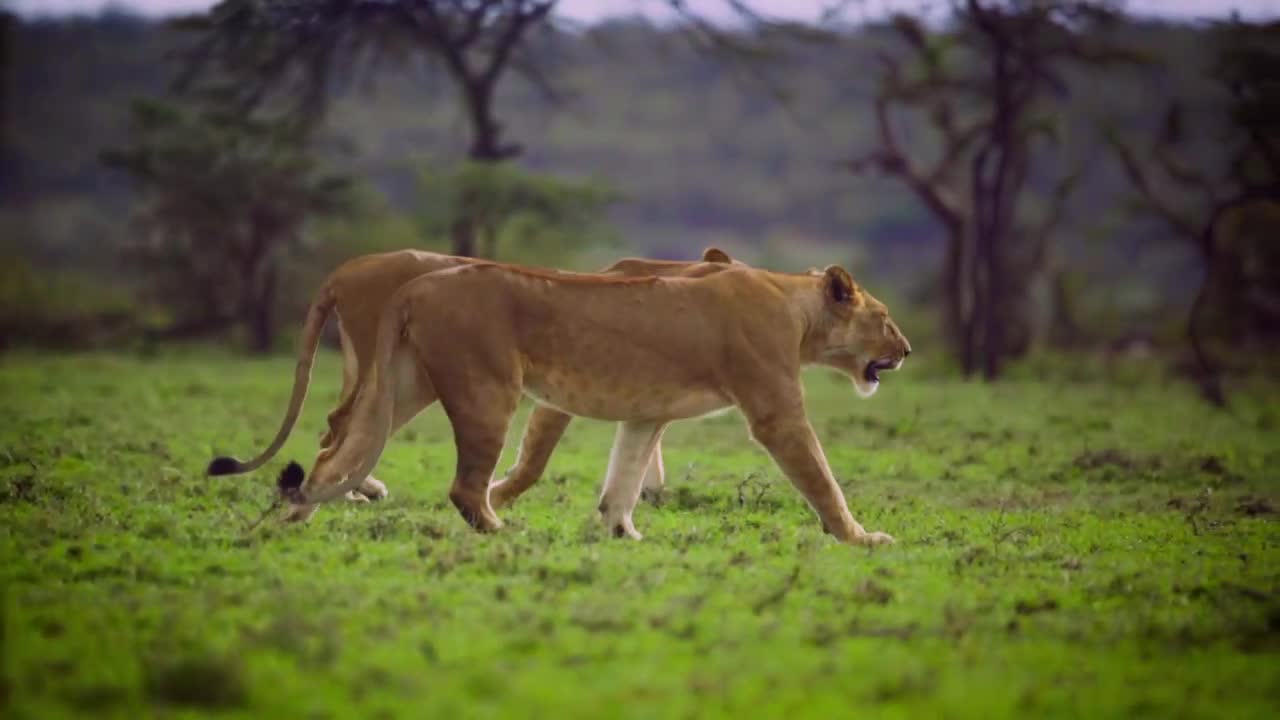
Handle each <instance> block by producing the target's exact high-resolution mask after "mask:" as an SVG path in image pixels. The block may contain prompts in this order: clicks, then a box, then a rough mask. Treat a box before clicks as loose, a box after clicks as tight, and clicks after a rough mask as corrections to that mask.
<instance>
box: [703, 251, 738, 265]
mask: <svg viewBox="0 0 1280 720" xmlns="http://www.w3.org/2000/svg"><path fill="white" fill-rule="evenodd" d="M702 262H713V263H721V264H723V265H729V264H731V263H732V262H733V258H731V257H729V253H727V252H725V251H723V250H721V249H720V248H718V247H709V248H707V249H706V250H703V251H702Z"/></svg>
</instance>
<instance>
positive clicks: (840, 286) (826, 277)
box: [822, 265, 858, 305]
mask: <svg viewBox="0 0 1280 720" xmlns="http://www.w3.org/2000/svg"><path fill="white" fill-rule="evenodd" d="M822 275H823V278H822V285H823V289H825V290H826V295H827V298H828V299H830V300H831V302H835V303H849V304H852V305H857V304H858V289H857V287H856V286H855V285H854V284H853V276H851V275H850V274H849V271H847V270H845V269H844V268H842V267H840V266H839V265H828V266H827V269H826V270H824V271H823V273H822Z"/></svg>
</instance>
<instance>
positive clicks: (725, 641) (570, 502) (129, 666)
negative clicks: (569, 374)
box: [0, 353, 1280, 718]
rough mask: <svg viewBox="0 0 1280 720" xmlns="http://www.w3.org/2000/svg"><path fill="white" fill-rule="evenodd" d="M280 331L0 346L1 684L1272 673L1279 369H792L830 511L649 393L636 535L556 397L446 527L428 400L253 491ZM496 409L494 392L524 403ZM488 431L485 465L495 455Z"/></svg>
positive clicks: (733, 699) (687, 709)
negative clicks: (246, 472) (365, 485)
mask: <svg viewBox="0 0 1280 720" xmlns="http://www.w3.org/2000/svg"><path fill="white" fill-rule="evenodd" d="M291 369H292V361H291V360H290V359H288V358H280V359H273V360H252V361H251V360H242V359H237V358H230V357H228V356H225V355H214V356H212V357H209V356H199V355H196V354H193V353H192V354H177V355H165V356H162V357H158V358H152V359H136V358H125V357H116V356H100V355H91V356H81V357H74V358H63V357H55V356H45V355H25V356H11V357H9V358H8V359H5V360H3V361H2V362H0V398H2V399H3V405H4V408H5V416H4V420H3V421H2V424H0V558H3V562H2V564H0V603H2V604H3V609H4V613H3V620H4V622H3V626H0V627H2V633H0V651H2V657H3V666H2V668H0V669H2V673H0V715H3V716H5V717H14V718H46V717H58V716H83V715H86V714H94V715H105V714H115V715H119V716H125V717H137V716H139V715H142V714H145V713H149V712H150V713H159V714H165V715H167V714H173V715H182V714H184V713H190V712H193V711H194V712H195V713H197V714H200V713H204V712H210V711H226V712H230V713H232V714H236V713H239V714H252V715H262V716H280V717H286V716H287V717H317V718H318V717H332V718H346V717H381V716H385V717H436V716H449V717H453V716H458V717H499V716H520V717H542V718H576V717H635V718H658V717H661V718H668V717H670V718H676V717H694V716H697V717H740V716H747V715H751V716H773V717H788V718H791V717H826V718H832V717H855V716H870V717H980V718H987V717H1026V716H1042V715H1055V716H1082V717H1083V716H1087V717H1144V716H1145V717H1159V718H1166V717H1210V716H1213V717H1231V718H1247V717H1268V716H1271V717H1273V715H1272V714H1271V713H1272V712H1273V711H1274V709H1275V707H1276V706H1277V703H1280V600H1278V599H1277V598H1278V597H1280V592H1278V591H1280V548H1278V547H1277V545H1278V541H1280V532H1277V524H1276V520H1275V516H1274V515H1273V514H1271V508H1272V507H1273V505H1274V503H1276V502H1277V501H1278V500H1280V480H1278V479H1277V476H1276V474H1275V473H1276V468H1277V467H1280V443H1278V442H1277V437H1280V434H1278V433H1277V426H1278V425H1280V405H1278V404H1277V403H1276V398H1277V397H1280V387H1278V386H1276V385H1273V384H1266V383H1264V382H1261V381H1259V382H1254V383H1251V384H1248V385H1246V386H1241V387H1237V388H1234V390H1235V391H1236V402H1235V404H1234V406H1233V409H1232V410H1231V412H1229V413H1217V412H1213V411H1211V410H1209V409H1207V408H1206V407H1205V406H1204V405H1202V404H1201V403H1200V402H1199V401H1198V400H1197V399H1196V398H1195V397H1194V395H1193V394H1192V391H1190V390H1189V389H1187V388H1185V387H1183V386H1180V385H1176V384H1168V383H1165V382H1164V381H1162V380H1160V379H1158V378H1155V377H1149V378H1143V377H1135V378H1132V379H1131V381H1127V382H1125V383H1123V384H1115V385H1107V384H1103V383H1102V382H1100V381H1096V380H1094V381H1089V380H1085V381H1075V382H1060V383H1049V382H1032V381H1025V382H1024V381H1016V382H1009V383H1006V384H999V385H995V386H984V385H980V384H969V383H963V382H958V381H953V380H946V379H938V378H933V379H929V378H927V377H924V376H923V375H924V374H923V373H921V374H918V375H916V376H914V377H913V375H912V371H911V365H910V363H909V364H908V368H907V369H906V370H904V371H903V372H901V373H898V374H895V375H893V376H890V377H888V378H887V379H886V382H885V383H884V386H883V387H882V388H881V392H880V394H879V395H877V396H876V397H874V398H872V399H870V400H865V401H864V400H859V399H857V398H855V396H854V394H853V391H852V388H851V387H850V386H849V384H848V382H847V381H837V380H834V379H833V378H831V377H830V376H829V375H827V374H825V373H822V372H814V373H812V374H810V375H809V376H808V380H809V404H810V416H811V418H812V419H813V422H814V426H815V427H816V428H817V430H818V433H819V436H820V437H821V439H822V441H823V443H824V445H825V447H826V450H827V454H828V457H829V459H830V461H831V465H832V467H833V469H834V470H835V472H836V474H837V476H838V478H839V479H840V481H841V484H842V485H843V486H844V488H845V492H846V494H847V496H848V498H849V501H850V505H851V507H852V509H853V513H854V516H855V517H856V518H857V519H858V520H859V521H861V522H862V523H863V524H864V525H865V526H866V527H867V528H868V529H870V530H883V531H886V532H889V533H891V534H893V535H894V536H895V537H896V538H897V539H898V543H897V544H896V545H894V546H892V547H888V548H878V549H874V550H869V549H865V548H851V547H846V546H842V545H839V544H837V543H835V542H834V541H833V540H832V539H831V538H830V537H829V536H826V535H824V534H822V532H821V528H820V525H819V523H818V521H817V520H816V518H814V517H813V516H812V514H811V513H810V512H809V511H808V509H807V507H806V506H805V505H804V504H803V502H802V500H801V498H800V496H799V495H798V493H796V492H795V491H794V490H793V489H791V488H790V486H789V485H788V484H787V482H786V480H785V479H784V478H782V477H780V475H779V473H778V472H777V470H776V468H775V467H774V466H773V465H772V463H771V462H770V461H769V460H768V458H767V457H766V456H765V455H764V454H763V452H762V451H760V450H759V449H757V448H756V447H755V446H754V445H753V444H751V443H750V442H749V441H748V440H747V438H746V432H745V429H744V427H743V425H742V422H741V419H740V417H739V416H737V415H736V414H731V415H728V416H724V417H721V418H715V419H709V420H705V421H699V422H686V423H681V424H678V425H676V426H674V427H673V428H672V429H671V431H670V432H669V433H668V435H667V439H666V441H665V443H664V445H665V448H666V451H667V467H668V475H669V481H668V482H669V485H668V488H667V491H666V493H665V494H664V496H663V497H662V498H661V499H660V501H659V502H658V503H657V504H656V506H655V505H644V506H642V507H641V508H640V509H638V510H637V513H636V525H637V527H638V528H639V530H640V531H641V532H642V533H644V534H645V540H644V541H642V542H639V543H636V542H631V541H624V540H614V539H612V538H609V537H607V536H606V534H605V532H604V531H603V530H602V528H600V527H599V526H598V523H597V522H596V517H595V513H594V507H595V503H596V495H597V492H598V486H599V482H600V479H601V477H602V476H603V472H604V468H605V462H606V457H607V452H608V447H609V442H610V440H611V438H612V431H613V428H612V427H611V426H609V425H607V424H604V423H592V422H587V421H577V422H576V424H575V425H574V426H572V427H571V428H570V430H569V432H568V434H567V435H566V437H565V440H564V442H563V443H562V445H561V447H560V448H559V450H558V451H557V454H556V455H555V456H554V457H553V459H552V463H551V467H550V469H549V472H548V475H547V477H546V478H545V479H544V481H543V482H542V483H541V484H539V485H538V486H535V487H534V488H533V489H532V490H531V491H530V493H529V494H528V495H527V496H525V498H523V499H522V500H521V502H520V503H518V504H517V505H516V506H514V507H513V508H511V509H509V510H507V511H505V512H504V513H503V517H504V520H505V521H506V523H507V527H506V528H505V529H504V530H503V531H501V532H499V533H497V534H495V535H489V536H481V535H478V534H475V533H472V532H471V531H470V530H469V529H468V528H467V527H466V526H465V525H464V523H463V521H462V520H461V519H460V518H459V517H458V516H457V514H456V513H455V511H454V510H453V508H452V506H451V505H449V503H448V500H447V498H446V493H447V491H448V485H449V482H450V480H451V469H452V463H453V449H452V443H451V436H450V433H449V428H448V424H447V422H446V421H445V419H444V417H443V413H442V412H441V411H440V410H439V409H438V408H433V409H431V410H429V411H428V412H427V413H425V414H424V415H423V416H422V417H420V418H419V419H418V420H416V421H415V422H414V423H412V424H411V425H410V426H409V427H408V428H406V430H405V431H404V432H402V433H401V434H400V435H398V436H397V437H396V438H395V439H394V440H393V441H392V442H391V444H390V445H389V447H388V450H387V453H386V454H385V455H384V456H383V460H382V462H381V464H380V465H379V466H378V469H377V473H376V474H377V475H378V477H380V478H381V479H382V480H384V481H385V482H387V484H388V485H389V486H390V488H391V498H390V499H389V500H387V501H386V502H383V503H378V504H372V505H359V506H357V505H348V504H334V505H331V506H327V507H325V508H323V509H322V510H321V511H320V513H318V514H317V515H316V517H315V518H314V519H313V520H312V522H311V523H310V524H308V525H306V526H302V527H284V526H280V525H279V524H274V523H273V522H272V521H268V522H266V523H264V524H263V525H262V526H260V527H259V528H258V529H257V530H255V531H252V532H250V531H247V530H246V528H247V526H248V525H249V523H250V522H251V521H252V520H253V519H254V518H256V517H257V516H258V515H259V514H260V513H261V511H262V510H263V509H264V508H265V507H266V506H267V505H268V503H269V502H270V499H271V495H272V490H273V480H274V476H273V475H272V472H274V471H278V469H279V468H280V467H281V466H282V465H283V463H284V462H285V461H286V460H287V459H289V458H297V459H299V460H302V461H303V462H304V464H306V465H308V466H309V464H310V461H311V459H312V457H313V455H314V452H315V442H316V439H317V438H318V436H319V433H320V431H321V429H322V423H323V417H324V413H325V412H327V411H328V409H329V407H330V406H331V404H332V402H333V399H334V397H335V395H336V382H335V381H336V378H337V375H338V365H337V359H336V357H334V356H332V355H325V356H323V357H322V358H321V361H320V364H319V367H318V369H317V372H316V374H315V379H316V382H315V384H314V386H313V390H312V393H311V396H310V402H309V403H308V404H307V407H306V412H305V415H304V419H303V421H302V423H301V425H300V429H299V430H298V431H297V432H296V433H295V436H294V437H293V439H292V440H291V441H290V443H289V445H288V446H287V447H286V448H285V451H284V452H283V453H282V454H281V456H280V457H279V458H278V459H277V461H276V462H274V463H272V470H271V471H267V470H264V471H263V472H260V473H257V474H254V475H250V476H245V477H239V478H216V479H206V478H204V477H203V476H202V470H203V467H204V465H205V463H206V462H207V461H208V460H209V458H211V457H212V456H213V455H215V454H217V453H222V452H231V453H234V454H238V455H240V456H242V457H243V456H246V455H248V454H250V453H251V452H252V451H255V450H257V449H258V448H260V447H261V446H262V445H263V444H265V442H266V440H267V439H268V438H269V436H270V434H271V433H272V432H274V430H275V427H276V424H277V423H278V421H279V418H280V415H281V413H282V410H283V405H284V402H285V399H286V397H287V395H288V392H289V382H290V378H291V375H292V373H291ZM526 412H527V408H525V409H523V410H522V412H521V415H520V417H519V418H518V419H517V423H516V424H515V425H513V429H512V438H513V439H515V438H516V437H518V433H519V432H520V431H521V430H522V429H523V420H524V417H525V413H526ZM513 454H514V453H513V451H511V450H510V449H509V450H508V452H507V454H506V455H505V456H504V459H503V464H502V465H501V466H500V471H501V470H502V469H505V468H506V467H508V466H509V464H510V461H511V459H512V457H513Z"/></svg>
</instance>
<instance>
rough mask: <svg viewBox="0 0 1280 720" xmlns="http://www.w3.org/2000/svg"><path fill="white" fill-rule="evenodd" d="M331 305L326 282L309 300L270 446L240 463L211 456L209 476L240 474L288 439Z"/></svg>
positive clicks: (309, 381)
mask: <svg viewBox="0 0 1280 720" xmlns="http://www.w3.org/2000/svg"><path fill="white" fill-rule="evenodd" d="M333 305H334V297H333V292H332V291H331V290H330V288H329V286H328V285H327V284H326V285H325V286H324V287H322V288H320V292H318V293H316V297H315V299H314V300H312V301H311V307H310V308H308V310H307V320H306V322H305V323H303V325H302V337H301V338H300V339H299V341H298V365H297V369H296V370H295V371H294V375H293V396H292V397H290V398H289V409H288V411H287V412H286V413H285V416H284V422H282V423H280V429H279V430H278V431H277V432H276V437H275V439H274V440H272V441H271V445H269V446H268V447H267V449H266V450H263V451H262V454H260V455H258V456H257V457H255V458H254V459H252V460H249V461H248V462H241V461H239V460H237V459H235V458H233V457H218V458H214V459H213V461H212V462H210V463H209V469H208V471H207V472H208V474H209V475H239V474H241V473H247V472H249V471H251V470H256V469H257V468H259V467H261V466H262V464H263V463H265V462H267V461H268V460H270V459H271V458H272V457H274V456H275V454H276V453H277V452H279V451H280V448H281V447H282V446H284V443H285V440H288V439H289V433H290V432H292V431H293V426H294V424H295V423H296V422H297V421H298V414H299V413H301V412H302V403H303V401H305V400H306V399H307V386H308V385H310V384H311V365H312V363H313V362H314V361H315V357H316V348H317V347H319V345H320V334H321V333H322V332H323V331H324V324H325V322H326V321H327V320H328V319H329V313H330V312H332V310H333Z"/></svg>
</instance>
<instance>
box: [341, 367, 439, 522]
mask: <svg viewBox="0 0 1280 720" xmlns="http://www.w3.org/2000/svg"><path fill="white" fill-rule="evenodd" d="M414 390H415V391H416V390H417V388H414ZM431 395H432V397H430V398H427V397H423V396H422V394H421V392H414V393H413V394H412V395H410V396H408V397H406V396H404V395H397V396H396V398H395V403H396V409H395V414H394V415H393V416H392V418H391V435H395V434H396V432H397V431H399V430H400V428H402V427H404V426H405V425H407V424H408V423H409V421H410V420H412V419H414V418H415V417H417V416H418V413H420V412H422V411H423V410H425V409H426V408H427V406H428V405H430V404H431V403H433V402H435V393H431ZM351 494H353V495H358V496H359V497H358V498H356V500H357V501H367V500H384V499H386V497H387V496H388V495H389V494H390V493H389V492H388V491H387V486H386V485H385V484H383V482H382V481H381V480H379V479H377V478H375V477H374V476H373V475H369V476H368V477H366V478H365V479H364V480H362V481H360V485H359V487H357V488H356V489H355V490H353V491H351Z"/></svg>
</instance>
